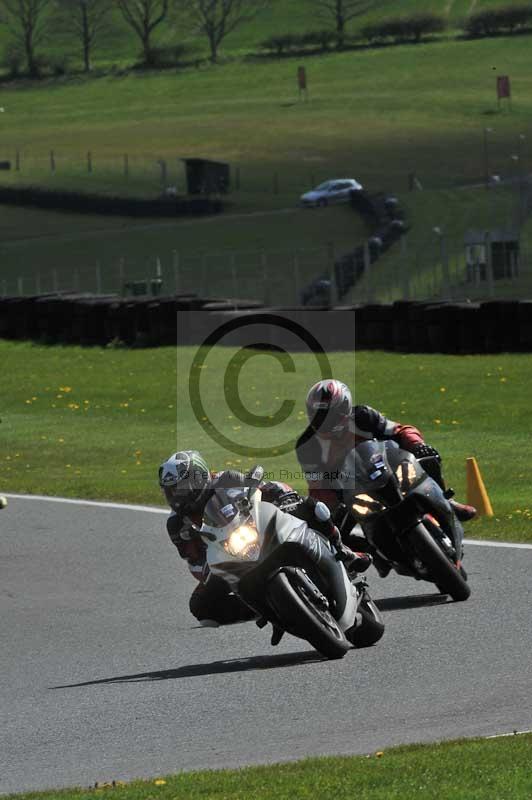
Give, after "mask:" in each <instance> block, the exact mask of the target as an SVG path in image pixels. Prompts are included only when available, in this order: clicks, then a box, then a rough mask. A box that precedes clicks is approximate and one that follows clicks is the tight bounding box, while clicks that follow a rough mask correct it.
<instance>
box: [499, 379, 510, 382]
mask: <svg viewBox="0 0 532 800" xmlns="http://www.w3.org/2000/svg"><path fill="white" fill-rule="evenodd" d="M507 380H508V378H499V382H500V383H506V381H507Z"/></svg>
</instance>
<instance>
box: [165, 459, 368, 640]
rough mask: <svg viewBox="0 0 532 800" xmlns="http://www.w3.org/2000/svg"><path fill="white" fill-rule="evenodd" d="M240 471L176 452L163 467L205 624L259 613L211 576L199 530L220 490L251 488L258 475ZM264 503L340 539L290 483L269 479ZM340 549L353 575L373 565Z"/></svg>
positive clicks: (170, 526) (177, 535)
mask: <svg viewBox="0 0 532 800" xmlns="http://www.w3.org/2000/svg"><path fill="white" fill-rule="evenodd" d="M257 469H260V468H255V469H254V470H252V472H251V474H249V473H248V474H243V473H241V472H237V471H236V470H226V471H225V472H219V473H213V472H211V471H210V470H209V468H208V466H207V463H206V461H205V459H204V458H203V457H202V456H201V455H200V453H198V452H197V450H182V451H179V452H177V453H173V454H172V455H171V456H170V457H169V458H168V459H167V460H166V461H165V462H163V464H161V466H160V468H159V485H160V487H161V489H162V491H163V493H164V496H165V498H166V501H167V503H168V505H169V506H170V508H171V509H172V513H171V514H170V516H169V517H168V520H167V523H166V527H167V530H168V534H169V536H170V539H171V541H172V542H173V544H174V545H175V546H176V547H177V550H178V552H179V555H180V556H181V557H182V558H183V559H185V560H186V561H187V563H188V567H189V569H190V571H191V573H192V575H193V576H194V577H195V578H196V579H197V580H198V586H197V587H196V589H195V590H194V591H193V592H192V596H191V598H190V603H189V607H190V611H191V613H192V614H193V615H194V616H195V617H196V618H197V619H198V620H199V622H200V624H201V625H205V626H216V625H224V624H229V623H232V622H242V621H245V620H249V619H253V618H254V617H255V612H254V611H252V610H251V609H250V608H249V607H248V606H246V605H245V604H244V603H243V602H242V601H241V600H240V599H239V598H238V597H237V596H236V595H235V594H233V593H232V592H231V589H230V587H229V586H228V584H227V583H226V582H225V581H224V580H222V579H221V578H219V577H217V576H215V575H211V574H209V568H208V565H207V563H206V558H205V553H206V547H205V544H204V543H203V541H202V540H201V538H200V537H199V536H198V534H197V531H198V530H199V528H201V524H202V520H203V511H204V508H205V505H206V503H207V501H208V499H209V497H210V496H211V495H212V493H213V492H214V491H215V489H216V488H217V487H225V488H230V487H233V486H246V485H249V482H250V479H251V478H252V475H254V474H256V471H257ZM260 488H261V491H262V497H263V499H264V500H266V501H268V502H270V503H273V504H274V505H276V506H277V507H278V508H280V509H281V510H283V511H286V512H287V513H290V514H293V515H294V516H297V517H299V518H300V519H303V520H305V521H306V522H307V523H308V524H311V525H312V526H313V527H314V528H316V529H318V530H322V532H323V533H324V534H325V535H327V536H332V537H334V536H335V535H336V534H337V530H336V529H334V526H331V523H328V524H325V523H322V522H320V520H319V519H317V517H316V515H315V513H314V512H315V509H316V500H314V499H312V498H307V499H305V498H303V497H301V496H300V495H298V494H297V492H295V491H294V490H293V489H292V488H291V487H290V486H288V485H287V484H283V483H279V482H277V481H267V482H264V483H261V484H260ZM337 547H338V549H339V553H340V555H341V557H342V558H343V559H344V561H345V562H346V566H348V568H349V569H352V570H353V572H357V573H360V572H363V571H365V570H366V569H367V568H368V567H369V565H370V564H371V558H370V557H369V556H368V555H367V554H365V553H354V552H353V551H352V550H350V549H349V548H348V547H347V546H345V545H343V544H342V543H341V541H340V540H339V534H338V541H337Z"/></svg>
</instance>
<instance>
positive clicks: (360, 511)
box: [336, 440, 471, 600]
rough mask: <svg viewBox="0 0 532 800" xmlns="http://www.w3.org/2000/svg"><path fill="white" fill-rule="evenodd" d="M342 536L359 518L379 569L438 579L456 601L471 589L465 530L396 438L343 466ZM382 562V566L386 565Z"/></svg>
mask: <svg viewBox="0 0 532 800" xmlns="http://www.w3.org/2000/svg"><path fill="white" fill-rule="evenodd" d="M338 482H339V486H340V488H341V489H342V492H343V505H342V507H341V511H340V515H339V516H341V517H342V518H341V519H339V518H338V517H337V519H336V521H337V524H338V525H339V526H340V528H341V531H342V534H343V536H344V537H347V539H346V540H347V541H348V540H349V539H348V536H349V532H350V531H351V530H352V529H353V525H354V524H356V523H359V524H360V526H361V528H362V531H363V533H364V536H365V538H366V539H367V541H368V542H369V543H370V545H371V547H372V548H373V551H374V553H375V562H376V566H378V567H380V571H381V573H385V572H386V570H388V571H389V570H390V569H392V568H393V569H394V570H395V571H396V572H397V573H399V575H408V576H411V577H413V578H416V579H417V580H424V581H430V582H431V583H434V584H436V586H437V587H438V589H439V590H440V592H441V593H442V594H448V595H450V596H451V597H452V598H453V600H467V598H468V597H469V595H470V593H471V590H470V588H469V585H468V583H467V574H466V572H465V570H464V568H463V567H462V542H463V537H464V533H463V529H462V526H461V524H460V522H459V521H458V519H457V518H456V515H455V514H454V512H453V509H452V507H451V505H450V503H449V499H448V498H449V494H451V496H452V493H446V492H443V491H442V489H441V488H440V487H439V486H438V484H437V483H436V481H434V480H433V479H432V478H431V477H430V476H429V475H428V474H427V473H426V472H425V470H424V469H423V467H422V465H421V463H420V462H419V461H418V460H417V459H416V458H415V457H414V456H413V455H412V453H409V452H407V451H406V450H402V449H401V448H400V447H399V446H398V445H397V444H396V443H395V442H391V441H386V442H381V441H376V440H371V441H368V442H363V443H362V444H360V445H358V446H357V447H356V448H354V449H353V450H352V451H351V452H350V453H349V454H348V456H347V457H346V459H345V462H344V464H343V467H342V469H341V470H340V471H339V477H338ZM383 567H384V569H383Z"/></svg>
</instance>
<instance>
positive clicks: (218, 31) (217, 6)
mask: <svg viewBox="0 0 532 800" xmlns="http://www.w3.org/2000/svg"><path fill="white" fill-rule="evenodd" d="M183 2H184V5H185V7H186V9H187V12H188V13H189V15H191V17H192V20H193V21H194V23H195V25H196V26H197V28H198V30H199V31H200V32H201V33H203V34H205V35H206V36H207V39H208V40H209V48H210V51H211V61H212V62H213V63H216V61H217V60H218V48H219V47H220V44H221V43H222V42H223V40H224V39H225V37H226V36H228V35H229V34H230V33H232V32H233V31H234V30H235V28H238V27H239V26H240V25H242V24H244V23H245V22H249V21H250V20H252V19H253V18H254V17H255V16H256V15H257V14H258V13H259V11H261V10H262V9H263V8H266V6H268V5H269V4H270V0H183Z"/></svg>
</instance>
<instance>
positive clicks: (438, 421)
mask: <svg viewBox="0 0 532 800" xmlns="http://www.w3.org/2000/svg"><path fill="white" fill-rule="evenodd" d="M432 421H433V422H435V423H436V425H439V424H440V422H441V419H434V420H432Z"/></svg>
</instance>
